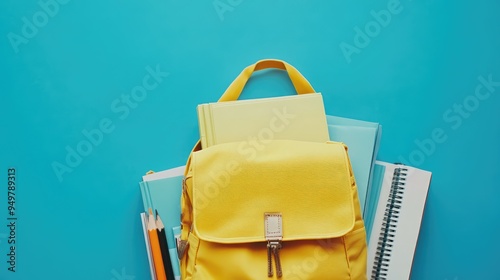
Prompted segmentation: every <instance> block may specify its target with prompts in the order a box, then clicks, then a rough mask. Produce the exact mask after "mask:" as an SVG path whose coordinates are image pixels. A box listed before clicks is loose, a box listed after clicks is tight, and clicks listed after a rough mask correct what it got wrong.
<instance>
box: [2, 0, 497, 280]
mask: <svg viewBox="0 0 500 280" xmlns="http://www.w3.org/2000/svg"><path fill="white" fill-rule="evenodd" d="M499 12H500V2H498V1H494V0H484V1H476V2H474V1H422V0H414V1H411V0H400V1H396V0H374V1H369V2H367V1H284V0H274V1H262V0H253V1H249V0H216V1H213V0H209V1H180V0H148V1H77V0H73V1H71V0H40V1H13V0H4V1H2V2H1V3H0V69H1V75H0V81H1V82H0V96H1V102H0V116H1V117H0V124H1V130H0V131H1V137H0V186H1V187H0V188H1V189H0V279H8V280H11V279H12V280H19V279H22V280H27V279H75V280H77V279H105V280H133V279H135V280H142V279H148V277H149V269H148V261H147V257H146V251H145V246H144V239H143V236H142V229H141V222H140V220H139V213H140V211H141V207H142V206H141V203H142V201H141V198H140V192H139V186H138V182H139V181H140V180H141V176H142V175H144V173H145V172H146V171H148V170H150V169H152V170H157V171H158V170H164V169H167V168H171V167H176V166H179V165H183V164H184V163H185V160H186V158H187V156H188V154H189V151H190V149H191V147H192V145H193V144H194V143H195V141H196V140H197V138H198V127H197V117H196V110H195V108H196V105H197V104H199V103H203V102H211V101H216V100H217V98H218V97H219V96H220V95H221V94H222V93H223V91H224V90H225V88H226V87H227V86H228V85H229V84H230V83H231V81H232V80H233V79H234V78H235V77H236V75H237V74H238V73H239V72H240V71H241V70H242V69H243V68H244V67H245V66H247V65H249V64H251V63H253V62H255V61H256V60H259V59H262V58H279V59H283V60H286V61H288V62H289V63H291V64H293V65H294V66H296V67H297V68H298V69H299V70H300V71H301V72H302V73H303V74H304V75H305V76H306V77H307V78H308V79H309V81H310V82H311V83H312V85H313V86H314V87H315V89H316V90H317V91H320V92H322V93H323V95H324V101H325V108H326V112H327V113H328V114H331V115H337V116H343V117H349V118H356V119H361V120H367V121H374V122H379V123H381V124H382V125H383V134H382V143H381V147H380V152H379V156H378V159H380V160H384V161H389V162H397V161H403V162H407V163H409V164H412V165H414V166H416V167H419V168H422V169H426V170H430V171H432V172H433V178H432V184H431V188H430V191H429V196H428V203H427V208H426V211H425V215H424V219H423V223H422V228H421V233H420V238H419V242H418V248H417V251H416V254H415V258H414V266H413V272H412V277H411V278H412V279H416V280H428V279H439V280H465V279H500V276H498V275H499V271H498V260H499V257H498V254H499V253H498V252H499V251H500V242H499V240H498V239H499V237H498V235H497V233H498V232H499V226H498V222H499V221H500V219H499V218H500V207H499V206H498V200H499V197H500V183H499V182H500V171H499V169H500V148H499V143H500V106H499V105H500V67H499V66H500V52H499V50H500V34H499V30H500V29H499V27H500V16H499ZM288 94H293V87H292V85H291V83H290V82H289V81H288V80H287V76H286V74H284V73H283V72H280V71H267V72H265V73H259V74H258V75H255V76H254V77H253V78H252V79H251V81H250V83H249V84H248V87H247V88H246V89H245V91H244V93H243V96H242V97H243V98H256V97H270V96H281V95H288ZM9 168H15V170H16V171H15V177H16V189H15V203H11V204H10V205H9V204H8V197H9V196H13V195H12V194H11V195H9V194H8V187H9V186H8V180H9V179H8V169H9ZM11 201H12V200H11ZM9 206H14V207H15V209H11V210H14V213H13V215H10V212H9V209H8V207H9ZM9 217H15V218H17V220H15V231H12V232H11V227H12V224H10V223H11V222H12V220H8V218H9ZM9 225H10V226H9ZM12 233H15V235H12ZM14 237H15V242H16V244H15V246H16V248H15V254H16V256H15V272H11V271H9V270H8V268H9V267H11V266H12V265H13V264H12V263H9V262H8V261H9V260H10V259H11V257H10V256H9V254H12V253H11V251H12V250H10V247H11V246H12V244H9V242H10V241H11V240H12V239H13V238H14Z"/></svg>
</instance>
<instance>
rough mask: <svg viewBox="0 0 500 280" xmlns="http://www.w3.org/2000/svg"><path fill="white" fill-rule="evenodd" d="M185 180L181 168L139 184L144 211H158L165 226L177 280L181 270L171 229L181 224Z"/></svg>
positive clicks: (146, 176)
mask: <svg viewBox="0 0 500 280" xmlns="http://www.w3.org/2000/svg"><path fill="white" fill-rule="evenodd" d="M183 178H184V166H180V167H177V168H173V169H169V170H165V171H161V172H158V173H152V174H148V175H145V176H143V181H142V182H140V183H139V187H140V189H141V195H142V201H143V204H144V211H145V212H146V213H147V212H148V211H149V210H148V209H149V208H151V209H153V211H154V210H155V209H156V210H157V211H158V214H159V215H160V216H161V218H162V221H163V224H164V225H165V233H166V235H167V243H168V249H169V253H170V260H171V263H172V268H173V271H174V276H175V278H176V280H177V279H180V268H179V258H178V256H177V246H176V242H175V238H174V233H173V232H172V230H171V229H172V228H174V227H178V226H180V224H181V221H180V215H181V209H180V198H181V193H182V180H183Z"/></svg>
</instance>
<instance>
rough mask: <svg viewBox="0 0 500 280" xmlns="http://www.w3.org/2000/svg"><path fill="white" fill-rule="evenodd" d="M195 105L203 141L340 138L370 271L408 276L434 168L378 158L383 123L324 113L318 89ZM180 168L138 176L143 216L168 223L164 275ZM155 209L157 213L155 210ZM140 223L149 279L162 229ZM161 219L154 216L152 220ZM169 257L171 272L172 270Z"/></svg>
mask: <svg viewBox="0 0 500 280" xmlns="http://www.w3.org/2000/svg"><path fill="white" fill-rule="evenodd" d="M197 111H198V120H199V130H200V140H201V144H202V148H207V147H210V146H213V145H217V144H222V143H227V142H235V141H241V142H247V144H248V147H249V148H251V147H254V148H257V147H258V146H259V145H260V144H262V143H265V142H266V141H269V140H272V139H289V140H300V141H313V142H326V141H338V142H344V143H345V144H346V145H347V146H348V149H349V157H350V160H351V165H352V168H353V172H354V176H355V179H356V183H357V187H358V195H359V201H360V204H361V208H362V213H363V218H364V221H365V227H366V231H367V238H368V240H367V242H368V271H367V275H368V278H369V279H397V280H401V279H409V275H410V272H411V264H412V261H413V254H414V251H415V247H416V242H417V239H418V234H419V230H420V223H421V219H422V215H423V210H424V206H425V201H426V197H427V191H428V188H429V184H430V178H431V173H430V172H427V171H423V170H419V169H416V168H413V167H409V166H403V165H395V164H389V163H385V162H381V161H376V158H377V152H378V149H379V145H380V139H381V134H382V127H381V125H379V124H378V123H373V122H366V121H359V120H354V119H348V118H341V117H336V116H329V115H326V114H325V109H324V105H323V99H322V96H321V94H319V93H316V94H302V95H296V96H286V97H275V98H261V99H253V100H241V101H228V102H219V103H208V104H201V105H199V106H198V108H197ZM183 172H184V167H183V166H180V167H178V168H174V169H170V170H166V171H162V172H158V173H150V174H147V175H145V176H144V177H143V182H141V183H140V188H141V194H142V198H143V202H144V213H142V214H141V215H142V216H143V219H144V221H146V219H147V218H146V216H148V218H149V220H150V221H151V220H153V221H159V220H160V219H161V220H162V221H163V225H164V228H165V232H166V241H167V242H166V243H167V247H168V248H166V249H164V250H161V253H162V254H163V255H167V256H169V259H168V260H166V261H165V258H163V263H162V264H163V265H164V266H163V270H164V271H166V272H167V273H166V274H167V279H170V278H169V277H174V278H172V279H179V278H180V277H179V275H180V273H179V261H178V258H177V253H176V241H175V235H176V233H178V232H179V225H180V218H179V217H180V196H181V190H182V179H183ZM410 198H411V199H410ZM150 209H151V211H150ZM155 210H156V211H157V212H158V213H159V215H161V218H159V215H154V212H155ZM147 213H150V214H149V215H148V214H147ZM151 224H152V223H151ZM144 225H145V227H144V236H145V240H146V245H147V247H148V254H149V259H150V265H151V275H152V279H161V278H158V274H159V273H158V271H157V270H160V274H161V270H162V266H161V264H160V263H159V261H157V260H160V258H159V257H156V258H155V250H153V248H154V247H155V246H153V245H154V244H151V243H153V242H157V243H159V244H161V243H162V240H161V239H162V237H161V234H158V239H159V241H156V240H155V238H154V237H153V238H151V237H150V234H149V232H148V227H146V225H147V223H146V222H144ZM152 225H153V224H152ZM161 226H162V225H161V223H157V224H156V228H158V227H161ZM160 231H161V230H160ZM396 247H397V249H396ZM159 248H160V249H161V246H159ZM156 251H158V250H156ZM168 263H170V264H171V271H172V274H173V275H169V272H168V271H169V269H168V268H167V264H168ZM155 277H156V278H155Z"/></svg>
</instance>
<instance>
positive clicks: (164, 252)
mask: <svg viewBox="0 0 500 280" xmlns="http://www.w3.org/2000/svg"><path fill="white" fill-rule="evenodd" d="M155 211H156V228H157V229H156V230H157V231H158V240H159V243H160V249H161V256H162V259H163V266H164V267H165V274H166V275H167V279H169V280H170V279H171V280H174V279H175V276H174V270H173V268H172V262H171V259H170V252H169V250H168V243H167V235H166V234H165V226H164V225H163V222H162V220H161V218H160V215H159V214H158V210H155Z"/></svg>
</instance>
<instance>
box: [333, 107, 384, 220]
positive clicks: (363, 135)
mask: <svg viewBox="0 0 500 280" xmlns="http://www.w3.org/2000/svg"><path fill="white" fill-rule="evenodd" d="M326 118H327V122H328V132H329V134H330V140H332V141H338V142H343V143H345V144H346V145H347V147H348V148H349V157H350V159H351V165H352V169H353V172H354V177H355V178H356V184H357V186H358V194H359V203H360V204H361V211H362V212H363V217H365V215H366V211H365V209H366V196H367V193H368V189H369V188H370V184H371V180H370V179H371V174H372V172H373V165H374V163H375V159H376V157H377V152H378V148H379V144H380V138H381V135H382V126H381V125H379V124H378V123H373V122H366V121H359V120H354V119H347V118H341V117H336V116H326Z"/></svg>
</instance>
